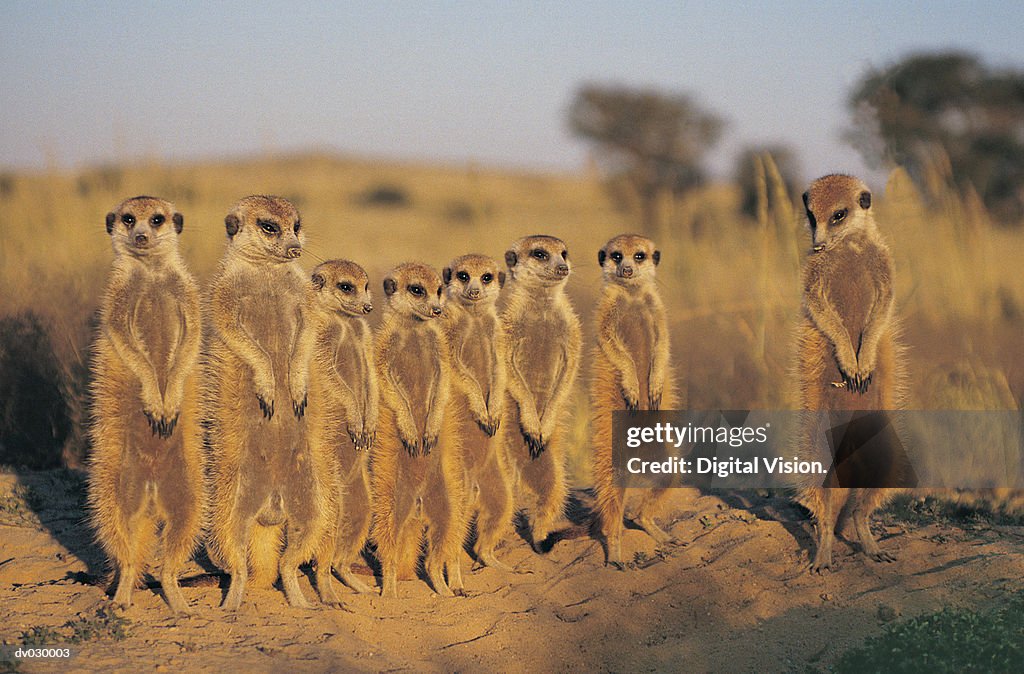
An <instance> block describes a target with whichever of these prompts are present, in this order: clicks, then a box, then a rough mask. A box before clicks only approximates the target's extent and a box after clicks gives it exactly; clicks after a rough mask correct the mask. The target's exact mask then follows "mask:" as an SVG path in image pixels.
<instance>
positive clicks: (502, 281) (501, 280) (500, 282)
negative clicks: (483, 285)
mask: <svg viewBox="0 0 1024 674" xmlns="http://www.w3.org/2000/svg"><path fill="white" fill-rule="evenodd" d="M498 287H499V288H504V287H505V272H503V271H499V272H498Z"/></svg>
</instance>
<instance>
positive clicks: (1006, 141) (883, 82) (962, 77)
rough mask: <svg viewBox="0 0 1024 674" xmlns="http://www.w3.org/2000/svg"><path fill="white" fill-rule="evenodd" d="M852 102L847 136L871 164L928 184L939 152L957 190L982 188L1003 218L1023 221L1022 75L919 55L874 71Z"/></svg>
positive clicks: (958, 57) (955, 57)
mask: <svg viewBox="0 0 1024 674" xmlns="http://www.w3.org/2000/svg"><path fill="white" fill-rule="evenodd" d="M848 102H849V107H850V109H851V111H852V113H853V129H852V130H851V132H850V133H848V134H847V139H848V140H849V141H850V142H851V143H852V144H853V145H854V147H856V148H857V149H858V150H859V151H860V152H861V154H862V155H863V156H864V158H865V160H866V161H868V162H869V163H872V164H874V165H876V166H879V165H884V164H887V163H896V164H901V165H903V166H904V167H906V169H907V171H908V172H909V173H910V175H911V176H912V177H913V178H914V179H915V181H916V182H918V184H919V185H924V181H925V177H926V175H925V174H926V171H927V167H928V165H929V162H930V161H931V160H932V159H933V158H934V157H935V154H936V150H941V152H944V153H945V155H946V156H947V157H948V159H949V165H950V167H951V168H952V175H953V180H954V181H955V182H956V183H957V186H958V187H959V188H961V189H964V188H967V187H968V186H971V187H973V188H974V189H976V190H977V191H978V193H979V194H980V195H981V197H982V199H983V200H984V202H985V205H986V206H987V207H988V208H989V209H990V210H991V211H992V212H993V213H994V214H996V215H997V216H998V217H1000V218H1001V219H1008V220H1013V221H1018V220H1020V219H1021V218H1022V217H1024V72H1021V71H1017V70H996V69H993V68H990V67H988V66H986V65H985V64H984V63H982V62H981V61H980V60H979V59H978V57H977V56H974V55H972V54H966V53H961V52H943V53H936V54H915V55H912V56H908V57H906V58H904V59H903V60H902V61H900V62H898V63H896V64H894V65H890V66H889V67H887V68H885V69H883V70H879V71H873V72H870V73H868V74H867V75H866V76H865V77H864V78H862V80H861V81H860V82H859V83H858V84H857V85H856V86H855V88H854V90H853V92H852V93H851V94H850V97H849V101H848ZM878 141H881V142H880V143H879V142H878Z"/></svg>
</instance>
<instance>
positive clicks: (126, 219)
mask: <svg viewBox="0 0 1024 674" xmlns="http://www.w3.org/2000/svg"><path fill="white" fill-rule="evenodd" d="M121 222H123V223H124V224H126V225H128V226H129V227H131V226H132V225H134V224H135V216H134V215H132V214H131V213H125V214H124V215H122V216H121Z"/></svg>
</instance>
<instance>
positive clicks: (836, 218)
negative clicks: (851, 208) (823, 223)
mask: <svg viewBox="0 0 1024 674" xmlns="http://www.w3.org/2000/svg"><path fill="white" fill-rule="evenodd" d="M845 217H846V209H845V208H841V209H839V210H838V211H836V212H835V213H833V214H832V222H833V223H836V222H840V221H842V220H843V218H845Z"/></svg>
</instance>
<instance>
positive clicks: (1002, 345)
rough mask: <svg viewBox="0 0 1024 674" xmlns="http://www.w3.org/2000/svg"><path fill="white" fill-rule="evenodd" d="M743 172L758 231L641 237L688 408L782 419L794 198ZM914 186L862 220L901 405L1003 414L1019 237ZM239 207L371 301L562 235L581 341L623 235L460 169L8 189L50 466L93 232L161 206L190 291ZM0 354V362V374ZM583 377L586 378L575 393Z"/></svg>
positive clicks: (607, 204) (295, 170)
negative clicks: (365, 280)
mask: <svg viewBox="0 0 1024 674" xmlns="http://www.w3.org/2000/svg"><path fill="white" fill-rule="evenodd" d="M757 168H758V174H759V176H760V177H761V193H762V201H761V208H760V211H759V216H758V218H757V219H756V220H751V219H749V218H746V217H744V216H742V215H740V214H739V208H738V206H739V194H738V190H737V189H736V188H734V187H733V186H731V185H713V186H710V187H707V188H705V189H703V190H701V191H699V192H696V193H693V194H690V195H688V196H687V197H685V198H683V199H681V200H679V201H676V202H673V203H671V204H666V205H665V209H664V212H665V213H666V214H668V216H669V224H668V226H667V227H666V229H667V231H664V232H661V233H658V234H656V238H657V239H658V242H659V245H660V248H661V250H662V252H663V258H662V259H663V263H662V266H661V268H660V270H659V276H660V279H661V284H662V288H663V292H664V296H665V299H666V302H667V304H668V306H669V307H670V309H671V311H672V312H673V314H672V317H671V323H672V329H673V338H674V343H673V344H674V351H675V354H676V356H677V360H678V362H679V366H680V368H679V369H680V381H681V384H682V390H683V392H684V393H685V396H686V398H685V399H686V401H687V404H688V405H689V406H690V407H692V408H701V407H704V408H708V407H713V406H720V407H729V408H744V407H753V408H771V407H779V406H784V405H787V404H788V403H789V402H790V399H789V396H788V390H789V387H788V384H787V380H786V375H787V370H788V367H787V366H788V364H789V362H790V355H791V339H790V337H791V333H792V327H793V325H794V323H795V321H796V319H797V317H798V315H799V286H798V273H799V261H800V258H801V257H802V254H803V250H804V249H805V248H806V246H807V235H806V233H805V232H804V231H803V224H802V209H800V208H799V207H798V200H799V196H798V195H790V194H788V193H787V191H786V188H785V186H784V184H783V182H782V180H781V178H780V177H779V174H778V170H777V169H776V167H775V164H774V162H773V161H772V159H771V157H768V156H765V157H762V158H760V160H759V163H758V167H757ZM928 185H929V187H928V190H927V193H926V194H924V195H922V194H919V193H918V192H917V190H916V189H915V188H914V187H913V185H912V184H911V183H910V181H909V179H908V178H907V176H906V174H905V173H904V172H902V171H900V170H896V171H894V172H893V174H892V176H891V177H890V179H889V181H888V184H887V185H886V187H885V191H884V194H879V195H876V203H877V210H878V218H879V221H880V223H881V227H882V230H883V232H884V235H885V236H886V238H887V239H888V241H889V242H890V244H891V247H892V249H893V252H894V255H895V258H896V261H897V280H898V283H897V293H898V294H897V298H898V301H899V306H900V310H901V312H902V314H903V316H904V318H905V326H906V332H907V340H908V342H909V343H910V345H911V347H912V350H911V359H912V362H911V367H910V369H911V371H912V372H913V374H914V378H913V384H914V386H913V396H912V399H913V401H914V404H915V406H919V407H933V408H934V407H942V406H944V405H949V404H955V402H954V403H950V402H949V401H950V400H954V401H955V400H956V398H957V397H956V395H955V393H953V394H950V393H949V391H944V390H943V389H945V388H949V386H954V384H949V385H948V386H946V385H943V386H942V387H939V391H936V389H935V387H934V385H933V384H931V385H929V386H928V387H925V386H923V385H922V382H925V381H930V382H934V381H935V380H934V377H935V376H936V375H935V373H936V372H938V373H942V372H944V371H947V370H949V369H950V368H953V367H972V368H973V369H974V370H975V371H977V372H982V373H988V374H986V375H985V376H987V377H989V378H992V377H995V378H997V379H1000V381H1001V382H1003V384H999V385H996V386H994V387H993V385H991V384H983V385H979V386H978V387H977V388H978V389H979V390H990V389H992V390H994V389H998V390H999V394H998V395H997V394H992V396H990V398H991V399H985V400H982V401H981V402H980V403H978V402H977V400H976V397H977V392H976V391H975V392H974V393H972V395H973V396H974V398H972V401H973V402H972V404H976V405H977V404H981V405H982V406H986V407H993V408H994V407H1005V406H1007V405H1014V406H1015V405H1017V401H1019V400H1020V397H1021V394H1022V392H1024V371H1022V369H1021V365H1020V364H1018V363H1019V360H1020V358H1019V356H1020V354H1022V353H1024V349H1022V346H1024V344H1022V342H1024V330H1022V325H1024V275H1022V274H1020V271H1019V269H1018V266H1019V263H1018V261H1019V260H1021V259H1024V229H1022V228H1020V227H1016V228H1013V227H1005V226H997V225H995V224H993V223H992V222H990V219H989V218H988V216H987V215H986V214H985V212H984V209H983V208H982V207H981V206H980V205H979V202H978V200H977V198H976V196H975V195H970V194H968V195H960V194H958V193H956V192H955V191H954V190H953V188H951V187H950V185H951V181H950V180H949V176H948V175H947V174H944V173H943V169H942V166H941V162H937V163H936V168H935V169H934V170H933V172H932V175H931V176H930V178H929V181H928ZM251 193H274V194H280V195H282V196H286V197H288V198H290V199H292V200H294V201H295V202H296V204H297V205H298V206H299V208H300V209H301V211H302V214H303V222H304V224H305V225H306V231H307V235H308V237H309V238H308V240H307V250H308V251H309V255H308V256H304V261H305V263H306V265H307V266H312V265H313V264H315V262H316V261H317V260H319V259H325V258H331V257H346V258H351V259H354V260H356V261H359V262H361V263H362V264H363V265H364V266H365V267H366V268H367V270H368V271H369V273H370V275H371V278H372V279H373V287H374V288H376V287H377V285H378V284H379V282H380V279H381V278H382V276H383V274H384V272H385V271H386V270H387V269H388V268H390V267H391V266H393V265H394V264H396V263H398V262H401V261H404V260H409V259H417V260H422V261H425V262H428V263H430V264H433V265H436V266H441V265H443V264H444V263H445V262H446V261H448V260H449V259H451V258H452V257H454V256H456V255H459V254H462V253H466V252H470V251H474V252H481V253H485V254H489V255H494V256H498V257H500V256H501V255H502V254H503V252H504V250H505V249H506V247H507V245H508V244H509V243H510V242H511V241H512V240H514V239H515V238H518V237H520V236H523V235H527V234H533V233H540V232H544V233H550V234H554V235H556V236H560V237H562V238H563V239H565V240H566V241H567V243H568V245H569V250H570V254H571V257H572V259H573V260H574V262H575V264H576V267H575V270H574V274H573V278H572V280H570V284H569V285H570V294H571V296H572V298H573V300H574V302H575V303H576V306H577V308H578V310H579V312H580V314H581V315H582V316H583V318H584V323H585V327H586V329H587V333H586V334H587V336H588V337H587V338H588V339H592V335H593V333H592V329H591V326H590V313H591V308H592V305H593V301H594V298H595V292H596V288H597V285H598V283H599V278H600V274H599V268H598V265H597V262H596V251H597V250H598V248H599V247H600V246H601V245H602V244H603V243H604V242H605V241H606V240H607V239H608V238H610V237H611V236H613V235H615V234H618V233H620V232H622V231H628V230H632V229H634V227H635V226H634V224H633V223H634V222H635V220H634V219H633V217H632V216H631V215H630V214H628V213H622V212H618V211H617V210H616V209H615V207H614V206H613V204H612V203H611V201H610V200H609V199H608V198H607V197H606V195H605V193H604V191H603V189H602V186H601V185H600V184H599V183H598V182H597V181H596V179H595V178H594V177H578V176H571V175H531V174H517V173H507V172H497V171H492V170H487V169H484V168H479V167H475V166H424V165H414V164H399V163H379V162H370V161H360V160H354V159H345V158H337V157H331V156H320V155H311V156H297V157H277V158H266V159H253V160H247V161H236V162H219V163H207V164H198V165H178V166H173V165H157V164H153V165H140V166H134V167H128V168H97V169H92V170H88V171H84V172H81V173H77V174H60V173H51V174H37V175H12V174H6V175H4V176H3V189H2V190H0V232H3V237H0V281H2V287H3V288H4V289H5V292H4V293H3V294H0V318H3V317H13V316H19V315H23V314H22V313H21V312H23V311H25V310H29V309H30V310H32V311H33V312H34V315H35V317H36V318H33V319H32V320H38V322H39V323H40V324H41V325H42V326H43V328H44V330H45V331H46V332H47V333H48V334H49V337H50V341H51V349H52V352H53V363H54V365H55V367H56V369H57V371H58V372H59V375H58V376H59V382H58V386H59V388H60V391H61V394H62V396H63V397H64V400H65V404H66V406H67V414H68V415H70V417H71V422H72V423H71V428H72V430H71V431H70V434H68V435H67V436H66V437H55V438H54V439H53V440H52V443H56V444H59V445H60V446H59V447H58V448H57V449H56V450H55V451H58V452H62V455H63V459H64V460H65V461H66V462H68V463H72V464H74V463H75V462H76V461H79V460H80V459H81V457H82V456H83V452H84V438H83V436H82V434H81V433H80V432H79V431H80V429H81V426H82V422H83V421H84V420H85V418H86V417H85V410H86V409H87V407H86V405H87V401H86V398H85V391H86V381H85V378H86V374H85V373H86V370H85V364H86V363H87V360H88V344H89V340H90V331H91V329H90V320H91V316H92V314H93V312H94V310H95V308H96V306H97V301H98V297H99V295H100V293H101V292H102V288H103V284H104V279H105V275H106V270H107V266H108V264H109V261H110V258H111V253H110V251H109V242H108V240H107V237H106V234H105V231H104V228H103V219H104V215H105V214H106V213H107V211H109V210H110V209H111V208H112V207H113V206H114V205H115V204H116V203H117V202H119V201H120V200H121V199H123V198H125V197H127V196H132V195H135V194H154V195H157V196H161V197H165V198H168V199H171V200H172V201H174V202H175V203H176V204H177V206H178V208H179V209H180V210H181V211H182V212H183V213H184V214H185V232H184V234H183V238H182V247H183V250H184V254H185V256H186V259H187V260H188V262H189V263H190V265H191V266H192V268H193V269H194V270H195V272H196V273H197V275H198V276H199V277H200V278H201V279H205V278H207V277H208V276H209V274H210V273H211V272H212V270H213V268H214V265H215V264H216V261H217V259H218V258H219V256H220V254H221V252H222V247H223V245H224V239H225V235H224V229H223V217H224V214H225V213H226V212H227V210H228V207H229V206H230V205H231V204H232V203H233V202H234V201H236V200H237V199H238V198H240V197H242V196H244V195H246V194H251ZM382 194H384V195H385V197H381V195H382ZM396 195H397V196H396ZM386 197H391V198H390V199H389V198H386ZM381 202H384V203H381ZM392 202H398V203H392ZM4 348H5V345H4V344H2V343H0V356H2V355H3V352H4ZM965 364H966V365H965ZM586 367H587V363H586V362H585V363H584V371H583V375H584V378H585V377H586ZM7 375H8V373H0V378H2V377H4V376H7ZM947 379H948V378H947ZM579 393H580V395H579V396H578V397H577V403H576V405H575V407H574V410H575V423H574V433H575V440H576V442H575V445H576V447H578V451H577V452H576V453H575V454H574V456H573V458H572V468H573V470H574V474H575V475H576V477H577V479H578V480H580V481H585V480H586V478H587V460H586V457H587V451H586V435H587V429H586V417H587V409H586V408H587V403H586V398H585V386H584V385H583V383H582V382H581V385H580V392H579ZM940 394H941V395H940ZM2 430H3V429H2V428H0V432H2ZM0 439H2V438H0ZM52 443H51V444H52ZM7 451H8V452H9V453H10V452H11V451H12V448H10V447H8V448H7ZM39 451H42V450H39Z"/></svg>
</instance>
